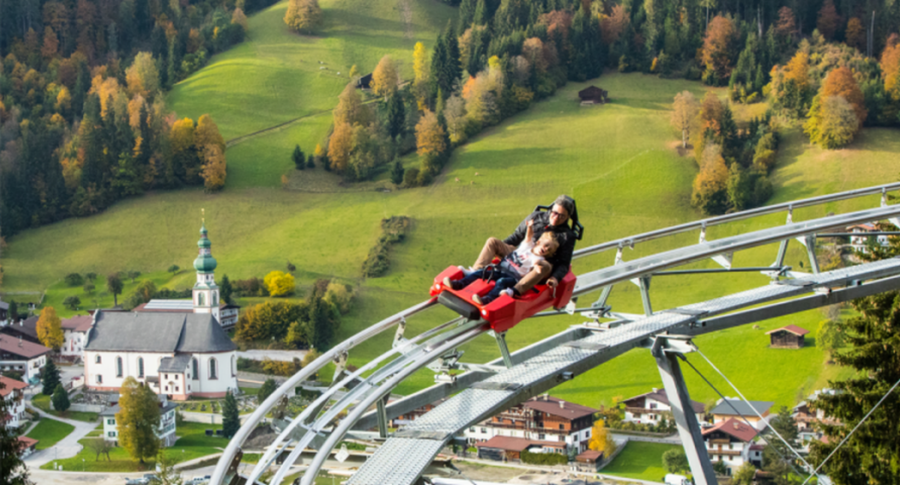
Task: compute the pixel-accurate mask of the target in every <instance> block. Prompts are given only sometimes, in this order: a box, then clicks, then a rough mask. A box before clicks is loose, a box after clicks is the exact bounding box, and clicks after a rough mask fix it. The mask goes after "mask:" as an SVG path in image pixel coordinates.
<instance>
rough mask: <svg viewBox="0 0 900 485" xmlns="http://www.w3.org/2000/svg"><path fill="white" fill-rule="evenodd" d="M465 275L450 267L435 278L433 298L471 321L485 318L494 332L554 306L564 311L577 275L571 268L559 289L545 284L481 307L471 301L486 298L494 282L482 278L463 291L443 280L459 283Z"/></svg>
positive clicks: (459, 270) (500, 298)
mask: <svg viewBox="0 0 900 485" xmlns="http://www.w3.org/2000/svg"><path fill="white" fill-rule="evenodd" d="M463 276H464V274H463V271H462V270H461V269H459V267H457V266H450V267H448V268H447V269H445V270H444V271H442V272H441V273H440V274H439V275H437V276H436V277H435V278H434V284H433V285H432V286H431V289H430V293H431V296H437V297H438V302H439V303H441V304H442V305H444V306H446V307H447V308H450V309H451V310H453V311H455V312H457V313H459V314H460V315H462V316H464V317H466V318H468V319H469V320H478V319H484V320H485V321H487V322H488V323H489V324H490V326H491V330H493V331H495V332H505V331H507V330H509V329H511V328H513V327H515V326H516V324H518V323H519V322H521V321H522V320H524V319H526V318H529V317H531V316H534V315H535V314H536V313H538V312H540V311H542V310H545V309H547V308H550V307H551V306H552V307H553V308H555V309H557V310H561V309H562V308H564V307H565V306H566V305H567V304H568V303H569V299H571V298H572V290H574V289H575V274H574V273H572V270H571V269H570V270H569V272H568V273H566V276H565V277H563V279H562V281H560V282H559V284H558V285H556V288H551V287H550V286H548V285H547V284H543V283H542V284H538V285H535V287H534V288H532V289H531V290H528V291H526V292H525V294H524V295H521V296H520V297H518V298H513V297H511V296H509V295H506V294H501V295H500V296H499V297H498V298H497V299H495V300H494V301H492V302H490V303H488V304H487V305H479V304H477V303H475V302H474V301H472V296H473V295H478V296H484V295H487V294H488V293H489V292H490V291H491V289H492V288H493V287H494V282H493V281H484V280H481V279H479V280H476V281H475V282H473V283H472V284H470V285H469V286H467V287H465V288H463V289H461V290H454V289H453V288H448V287H447V286H444V283H443V281H444V278H450V280H459V279H462V278H463Z"/></svg>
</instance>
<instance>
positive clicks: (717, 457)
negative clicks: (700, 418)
mask: <svg viewBox="0 0 900 485" xmlns="http://www.w3.org/2000/svg"><path fill="white" fill-rule="evenodd" d="M756 435H757V430H756V429H754V428H753V427H752V426H749V425H748V424H747V423H744V422H743V420H740V419H735V418H728V419H726V420H724V421H721V422H719V423H717V424H716V425H714V426H713V427H712V428H707V429H705V430H704V431H703V441H704V443H706V446H705V447H706V451H707V452H708V453H709V459H710V461H712V462H722V463H724V464H725V467H726V469H727V470H728V475H729V476H730V475H732V474H734V472H736V471H737V470H738V468H740V467H741V466H742V465H743V464H744V463H747V462H749V463H751V464H753V465H754V466H756V467H757V468H759V467H761V466H762V450H763V446H762V445H758V444H754V443H753V439H754V438H755V437H756Z"/></svg>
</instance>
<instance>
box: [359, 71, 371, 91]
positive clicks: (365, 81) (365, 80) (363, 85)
mask: <svg viewBox="0 0 900 485" xmlns="http://www.w3.org/2000/svg"><path fill="white" fill-rule="evenodd" d="M371 84H372V73H369V74H366V75H365V76H363V77H361V78H359V80H358V81H356V89H369V88H370V87H371Z"/></svg>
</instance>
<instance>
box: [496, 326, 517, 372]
mask: <svg viewBox="0 0 900 485" xmlns="http://www.w3.org/2000/svg"><path fill="white" fill-rule="evenodd" d="M491 333H492V334H494V338H495V339H496V340H497V347H500V355H501V356H502V357H503V365H505V366H506V368H507V369H509V368H510V367H512V366H513V363H512V357H510V355H509V347H508V346H507V345H506V332H494V331H491Z"/></svg>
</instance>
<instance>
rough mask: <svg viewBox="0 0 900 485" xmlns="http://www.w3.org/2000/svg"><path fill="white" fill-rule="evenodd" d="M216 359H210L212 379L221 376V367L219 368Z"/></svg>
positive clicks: (210, 376) (210, 375)
mask: <svg viewBox="0 0 900 485" xmlns="http://www.w3.org/2000/svg"><path fill="white" fill-rule="evenodd" d="M217 367H218V366H217V363H216V359H214V358H211V359H209V378H210V379H218V378H219V369H217Z"/></svg>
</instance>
